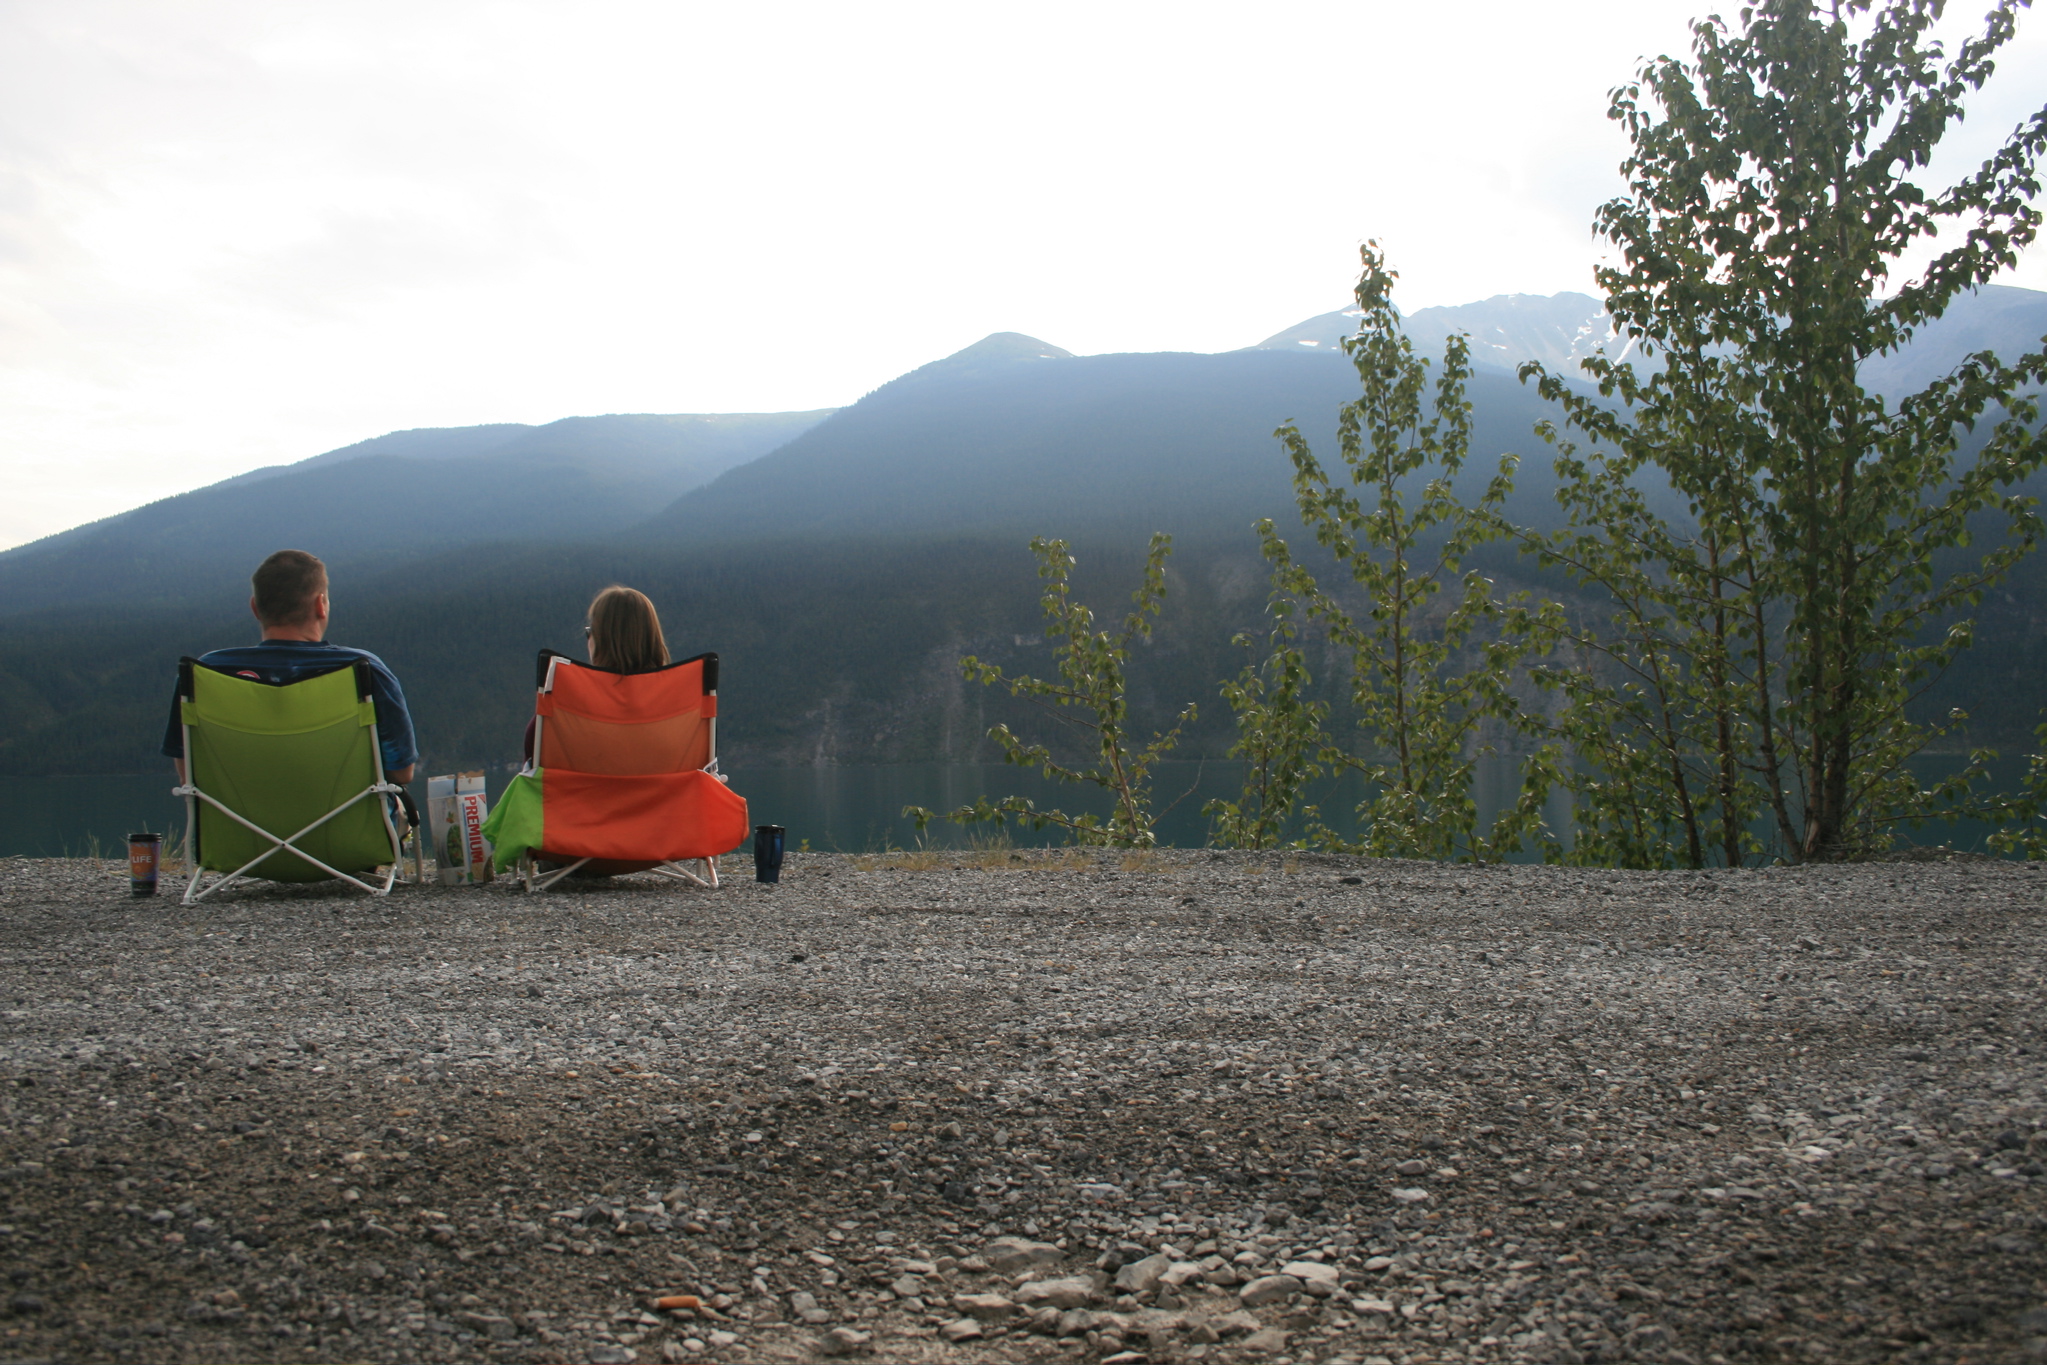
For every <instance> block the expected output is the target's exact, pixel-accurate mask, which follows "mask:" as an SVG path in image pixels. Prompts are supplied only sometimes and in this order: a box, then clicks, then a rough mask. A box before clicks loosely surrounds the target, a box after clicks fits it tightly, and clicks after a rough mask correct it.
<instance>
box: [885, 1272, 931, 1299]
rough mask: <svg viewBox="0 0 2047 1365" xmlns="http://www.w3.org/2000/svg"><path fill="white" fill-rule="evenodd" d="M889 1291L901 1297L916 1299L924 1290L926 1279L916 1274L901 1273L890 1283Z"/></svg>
mask: <svg viewBox="0 0 2047 1365" xmlns="http://www.w3.org/2000/svg"><path fill="white" fill-rule="evenodd" d="M889 1292H890V1293H892V1294H894V1295H895V1296H896V1297H897V1298H899V1299H914V1298H916V1297H917V1296H918V1295H919V1294H922V1293H923V1292H924V1281H923V1279H922V1278H921V1277H919V1276H916V1275H899V1276H897V1277H896V1279H895V1280H894V1281H893V1282H892V1283H891V1284H890V1285H889Z"/></svg>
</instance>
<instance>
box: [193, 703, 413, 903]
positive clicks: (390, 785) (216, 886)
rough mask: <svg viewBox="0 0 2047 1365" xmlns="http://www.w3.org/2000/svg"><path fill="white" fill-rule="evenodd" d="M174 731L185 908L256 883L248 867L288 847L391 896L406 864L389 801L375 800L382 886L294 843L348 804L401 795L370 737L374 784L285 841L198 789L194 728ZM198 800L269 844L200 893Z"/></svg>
mask: <svg viewBox="0 0 2047 1365" xmlns="http://www.w3.org/2000/svg"><path fill="white" fill-rule="evenodd" d="M363 699H364V700H365V701H369V700H370V698H369V697H368V696H367V695H365V696H364V698H363ZM178 729H179V733H180V735H181V736H182V737H183V740H184V745H185V781H184V782H183V783H181V784H180V785H178V786H175V787H173V788H171V795H172V796H182V797H184V798H185V868H186V880H185V897H184V902H183V903H184V904H186V905H196V904H197V903H198V902H200V901H202V900H204V899H206V898H207V897H208V896H210V895H212V894H213V893H214V892H216V891H219V890H220V889H222V888H223V887H227V886H231V885H233V884H234V883H235V882H237V881H255V880H257V879H256V878H254V877H250V876H247V875H246V874H247V873H248V871H249V869H250V868H252V867H254V866H255V865H256V864H258V863H260V862H263V861H265V860H266V859H268V858H269V857H270V856H271V855H273V854H276V853H279V852H282V851H284V850H285V849H290V850H291V851H292V852H293V853H295V854H297V855H298V856H299V857H301V858H303V859H305V860H306V861H307V862H309V863H311V864H312V865H313V866H314V867H317V868H319V869H320V870H321V871H322V872H325V873H327V874H328V875H329V876H332V877H338V878H340V879H341V880H342V881H345V882H347V883H349V884H350V885H351V886H358V887H361V888H362V889H363V890H365V891H367V892H369V893H370V894H371V895H372V896H388V895H390V894H391V888H392V887H393V886H394V885H396V884H397V881H398V871H399V868H400V867H402V866H403V865H404V861H405V841H404V839H403V838H401V837H400V835H399V833H398V827H397V826H396V825H395V824H393V823H392V821H391V803H390V802H388V801H378V809H377V813H378V815H380V816H381V817H382V818H383V821H384V833H385V834H387V835H389V836H390V839H391V867H390V871H388V872H387V873H385V875H384V884H383V885H382V886H372V885H371V884H370V883H368V882H366V881H363V880H362V879H361V878H359V877H355V876H351V875H350V874H349V873H346V872H343V871H341V870H340V869H339V868H334V867H329V866H328V865H327V864H326V863H324V862H321V861H320V860H319V859H318V858H315V857H314V856H313V855H312V854H310V853H308V852H306V851H305V850H304V849H302V848H300V847H299V846H298V841H299V840H300V839H303V838H305V837H306V836H307V835H308V834H311V833H312V832H313V831H314V830H316V829H318V828H319V827H320V826H322V825H324V824H326V823H327V822H328V821H329V820H332V819H333V818H334V817H335V816H337V815H339V814H341V813H342V812H343V811H345V810H347V809H348V808H349V807H350V806H353V805H355V804H356V803H357V802H358V801H368V800H375V799H376V798H378V797H382V796H403V795H404V793H405V788H404V787H402V786H400V785H398V784H397V783H396V782H388V781H386V780H385V779H384V750H383V745H382V744H380V743H378V742H377V741H376V740H375V739H374V738H373V739H372V740H371V741H370V757H371V761H372V762H373V763H375V764H376V765H377V780H376V781H374V782H372V783H370V785H369V786H367V787H364V788H363V789H362V790H361V791H359V792H357V793H356V794H355V795H354V796H351V797H349V798H348V799H347V800H346V801H343V802H342V803H341V804H340V805H338V806H336V807H335V808H334V809H333V810H330V811H328V812H327V813H326V814H325V815H323V816H321V817H320V818H319V819H317V820H315V821H313V823H312V824H310V825H307V826H306V827H305V828H304V829H302V830H299V831H298V832H297V833H296V834H293V835H290V836H289V837H283V838H280V837H279V836H277V835H275V834H272V833H271V832H270V831H269V830H267V829H264V828H263V827H262V826H261V825H258V824H256V823H254V822H253V821H251V820H249V819H248V818H247V817H245V816H243V815H242V813H241V812H240V811H237V810H234V809H233V808H231V807H230V806H228V805H227V804H226V803H225V802H223V801H222V800H220V798H218V797H216V796H214V795H213V794H212V793H211V792H206V791H201V790H200V789H199V787H198V784H197V782H196V781H195V780H194V778H193V774H194V773H195V772H196V771H197V769H196V768H195V767H194V766H193V763H192V727H191V726H190V725H180V726H179V727H178ZM201 801H204V802H205V803H206V804H207V805H209V806H212V807H213V808H214V809H215V810H217V811H219V812H220V813H221V814H222V815H225V816H226V817H227V818H228V819H230V820H232V821H234V822H235V823H236V824H238V825H240V826H242V827H243V828H244V829H246V830H249V831H250V832H252V833H254V834H258V835H261V836H262V837H263V838H265V839H268V840H269V841H270V847H269V848H266V849H264V850H263V851H262V852H261V853H258V854H257V855H256V856H255V857H253V858H251V859H249V861H247V862H246V863H243V864H242V865H241V866H240V867H238V868H236V869H235V870H234V871H232V872H229V873H226V874H225V875H223V876H221V877H218V878H216V879H215V880H214V883H213V885H211V886H209V887H207V888H206V889H205V890H204V891H201V890H200V889H199V887H200V884H201V883H202V882H203V881H204V880H205V879H206V869H205V868H203V867H201V866H199V860H198V857H197V856H196V855H197V853H198V847H197V840H198V830H199V803H200V802H201ZM415 857H418V858H423V857H424V855H423V854H416V855H415Z"/></svg>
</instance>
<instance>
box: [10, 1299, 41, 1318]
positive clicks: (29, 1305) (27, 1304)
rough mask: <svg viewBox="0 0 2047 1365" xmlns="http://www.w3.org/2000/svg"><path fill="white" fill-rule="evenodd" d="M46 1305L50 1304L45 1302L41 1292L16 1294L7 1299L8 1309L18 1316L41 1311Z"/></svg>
mask: <svg viewBox="0 0 2047 1365" xmlns="http://www.w3.org/2000/svg"><path fill="white" fill-rule="evenodd" d="M46 1307H48V1305H47V1304H45V1303H44V1302H43V1299H42V1296H41V1295H40V1294H16V1295H15V1296H14V1297H12V1298H10V1299H8V1300H7V1311H8V1312H10V1313H12V1314H14V1315H15V1316H16V1317H27V1316H29V1315H31V1314H34V1313H40V1312H42V1311H43V1309H44V1308H46Z"/></svg>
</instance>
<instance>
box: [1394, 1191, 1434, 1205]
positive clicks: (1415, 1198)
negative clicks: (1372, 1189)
mask: <svg viewBox="0 0 2047 1365" xmlns="http://www.w3.org/2000/svg"><path fill="white" fill-rule="evenodd" d="M1428 1197H1429V1192H1428V1191H1427V1190H1417V1189H1413V1188H1408V1189H1396V1190H1394V1191H1393V1202H1394V1203H1396V1204H1419V1203H1421V1202H1422V1201H1423V1200H1424V1199H1427V1198H1428Z"/></svg>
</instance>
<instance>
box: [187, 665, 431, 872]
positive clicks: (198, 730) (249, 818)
mask: <svg viewBox="0 0 2047 1365" xmlns="http://www.w3.org/2000/svg"><path fill="white" fill-rule="evenodd" d="M178 684H179V696H180V698H181V703H180V705H181V714H182V718H183V722H184V734H185V783H184V785H183V786H180V787H178V788H177V789H176V790H175V792H174V794H175V795H179V796H183V797H184V798H185V803H186V820H185V838H186V847H185V865H186V867H187V868H188V869H189V872H190V877H189V881H188V883H187V885H186V888H185V903H186V904H187V905H190V904H192V903H193V902H194V901H196V900H198V899H200V898H201V897H203V896H207V895H210V894H212V893H213V892H215V891H218V890H220V889H221V888H222V887H223V886H226V885H228V884H229V883H231V882H233V881H236V880H238V879H242V878H247V877H260V878H262V879H264V880H266V881H276V882H311V881H325V880H328V879H330V878H336V877H338V878H340V879H341V880H343V881H347V882H350V883H353V884H354V885H356V886H358V887H361V888H362V889H363V890H365V891H368V892H370V893H371V894H373V895H382V894H384V893H385V892H388V891H389V890H390V889H391V886H392V884H393V882H395V881H396V879H397V875H398V868H399V865H400V863H401V861H402V859H403V856H404V855H403V842H402V836H401V835H400V833H399V831H398V827H397V825H396V824H395V823H394V822H393V821H392V819H391V815H390V804H389V802H388V801H387V800H386V799H385V798H386V797H387V796H402V794H403V792H404V788H402V787H400V786H398V785H397V784H396V783H393V782H388V781H386V780H385V778H384V771H383V757H382V753H381V751H380V750H379V748H378V745H377V730H376V725H377V711H376V706H375V704H374V703H373V702H372V701H371V700H370V690H369V679H368V677H367V676H366V675H365V674H364V672H363V670H362V669H361V668H360V666H344V667H342V668H338V669H335V670H334V671H333V672H331V673H321V674H318V675H315V676H314V677H310V678H303V679H300V680H299V681H297V682H294V683H288V684H285V685H283V686H272V685H271V684H269V683H264V682H260V681H256V680H254V679H250V678H243V677H237V676H235V675H234V674H232V673H227V672H223V671H220V670H218V669H214V668H209V667H207V666H206V665H204V664H201V663H198V662H197V661H196V660H193V659H186V660H183V661H182V663H181V664H180V668H179V678H178ZM386 865H388V866H389V869H390V870H389V873H388V874H387V875H385V876H384V877H383V878H381V880H382V883H383V884H382V885H381V886H377V885H373V884H371V883H370V882H368V881H364V880H362V879H361V878H359V877H357V876H355V875H353V874H355V873H359V872H369V871H372V870H373V869H375V868H378V867H383V866H386ZM208 871H211V872H217V873H220V874H222V875H221V877H220V878H219V879H218V880H216V881H215V882H214V883H213V884H212V885H210V886H207V887H206V888H205V889H204V890H203V891H202V890H201V889H200V886H201V882H202V880H203V877H204V873H205V872H208Z"/></svg>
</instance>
